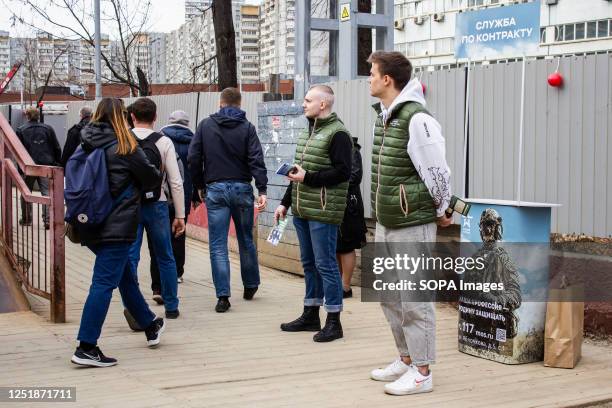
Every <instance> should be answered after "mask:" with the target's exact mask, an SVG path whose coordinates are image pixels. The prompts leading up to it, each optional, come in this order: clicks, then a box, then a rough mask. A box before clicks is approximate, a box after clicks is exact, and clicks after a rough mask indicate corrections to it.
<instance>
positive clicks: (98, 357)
mask: <svg viewBox="0 0 612 408" xmlns="http://www.w3.org/2000/svg"><path fill="white" fill-rule="evenodd" d="M83 354H84V355H85V357H88V358H90V359H92V360H94V361H100V356H92V355H91V354H87V353H83Z"/></svg>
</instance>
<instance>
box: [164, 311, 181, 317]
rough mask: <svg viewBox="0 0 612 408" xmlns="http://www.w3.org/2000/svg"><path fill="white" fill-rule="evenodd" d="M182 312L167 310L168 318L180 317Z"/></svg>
mask: <svg viewBox="0 0 612 408" xmlns="http://www.w3.org/2000/svg"><path fill="white" fill-rule="evenodd" d="M180 314H181V313H180V312H179V311H178V309H176V310H166V319H178V317H179V315H180Z"/></svg>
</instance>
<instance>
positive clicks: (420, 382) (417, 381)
mask: <svg viewBox="0 0 612 408" xmlns="http://www.w3.org/2000/svg"><path fill="white" fill-rule="evenodd" d="M427 380H429V378H425V379H424V380H421V381H419V380H414V382H415V383H417V384H422V383H424V382H425V381H427Z"/></svg>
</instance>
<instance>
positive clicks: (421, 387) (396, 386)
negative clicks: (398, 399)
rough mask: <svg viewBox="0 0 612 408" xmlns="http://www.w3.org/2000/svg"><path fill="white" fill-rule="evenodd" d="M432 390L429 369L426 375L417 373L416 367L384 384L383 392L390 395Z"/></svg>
mask: <svg viewBox="0 0 612 408" xmlns="http://www.w3.org/2000/svg"><path fill="white" fill-rule="evenodd" d="M432 391H433V379H432V375H431V371H430V372H429V375H428V376H424V375H422V374H421V373H419V370H418V369H417V368H416V367H413V369H411V370H409V371H407V372H406V374H404V375H402V376H401V377H400V378H399V379H398V380H396V381H394V382H392V383H389V384H385V392H386V393H387V394H391V395H408V394H420V393H422V392H432Z"/></svg>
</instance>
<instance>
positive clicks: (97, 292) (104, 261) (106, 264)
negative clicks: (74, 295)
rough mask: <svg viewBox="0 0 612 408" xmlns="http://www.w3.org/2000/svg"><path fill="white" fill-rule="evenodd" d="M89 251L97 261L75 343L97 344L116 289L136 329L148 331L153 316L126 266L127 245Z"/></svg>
mask: <svg viewBox="0 0 612 408" xmlns="http://www.w3.org/2000/svg"><path fill="white" fill-rule="evenodd" d="M89 249H91V251H92V252H93V253H94V254H96V261H95V263H94V269H93V277H92V279H91V286H90V288H89V295H87V300H86V301H85V307H83V315H82V317H81V326H80V328H79V334H78V337H77V339H78V340H79V341H84V342H86V343H91V344H97V342H98V338H99V337H100V332H101V331H102V325H103V324H104V320H105V319H106V314H107V313H108V307H109V305H110V301H111V298H112V296H113V290H115V288H117V287H119V292H120V293H121V299H122V300H123V304H124V305H125V307H126V308H127V309H128V310H129V311H130V313H131V314H132V316H134V319H136V321H137V322H138V325H139V326H140V327H148V326H149V325H150V324H151V322H152V321H153V319H155V314H154V313H153V312H152V311H151V309H149V306H148V305H147V302H145V300H144V298H143V296H142V293H140V289H139V288H138V279H137V277H136V275H135V274H134V273H132V271H131V269H130V267H129V265H128V252H129V250H130V244H129V243H118V244H103V245H97V246H92V247H89Z"/></svg>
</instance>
